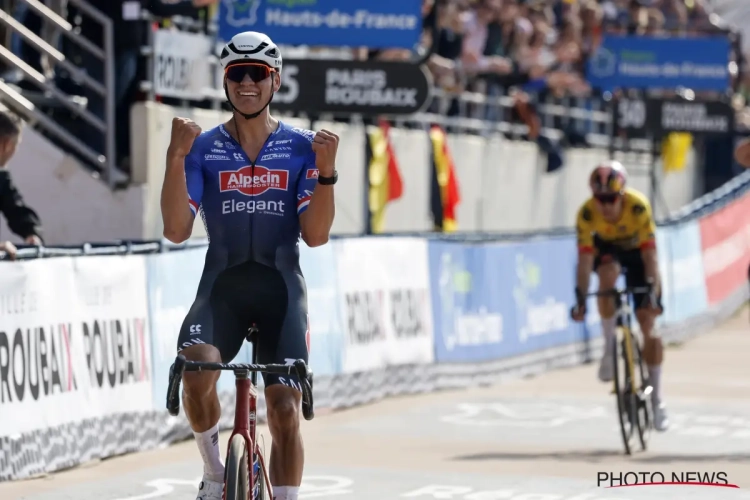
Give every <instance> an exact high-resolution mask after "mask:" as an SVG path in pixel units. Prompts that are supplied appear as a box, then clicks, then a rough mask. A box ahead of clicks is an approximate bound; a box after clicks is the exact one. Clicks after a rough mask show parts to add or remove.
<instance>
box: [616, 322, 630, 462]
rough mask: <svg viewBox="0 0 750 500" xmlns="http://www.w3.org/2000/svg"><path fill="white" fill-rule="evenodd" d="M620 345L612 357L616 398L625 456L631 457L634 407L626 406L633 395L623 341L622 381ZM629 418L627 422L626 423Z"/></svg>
mask: <svg viewBox="0 0 750 500" xmlns="http://www.w3.org/2000/svg"><path fill="white" fill-rule="evenodd" d="M619 330H620V331H621V332H623V333H624V332H626V331H627V330H626V329H625V328H622V327H620V328H619ZM618 344H619V343H616V344H615V346H616V347H615V349H614V350H613V352H612V355H613V356H614V360H613V361H614V375H615V376H614V382H615V398H616V399H617V416H618V419H619V421H620V433H621V436H622V443H623V445H625V454H627V455H631V454H632V448H631V446H630V441H631V440H632V437H633V425H632V422H633V419H632V414H631V412H630V410H629V408H631V407H632V402H631V404H628V405H626V398H627V399H630V397H631V393H630V391H629V390H628V384H627V382H628V381H627V378H628V377H627V373H628V360H627V354H626V352H625V341H624V340H622V359H623V361H624V363H623V369H624V371H623V374H622V375H623V378H624V380H623V381H620V367H619V365H620V363H619V361H620V349H618V348H617V345H618ZM626 418H627V421H626Z"/></svg>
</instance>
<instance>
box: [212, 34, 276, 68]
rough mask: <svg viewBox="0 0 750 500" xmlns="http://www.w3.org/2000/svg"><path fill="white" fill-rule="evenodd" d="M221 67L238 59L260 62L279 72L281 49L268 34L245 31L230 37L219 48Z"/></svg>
mask: <svg viewBox="0 0 750 500" xmlns="http://www.w3.org/2000/svg"><path fill="white" fill-rule="evenodd" d="M219 59H220V61H221V67H222V68H225V69H226V67H227V66H229V65H230V64H232V63H234V62H238V61H247V62H261V63H264V64H267V65H268V66H270V67H271V68H273V69H275V70H276V71H278V72H279V73H280V72H281V51H280V50H279V48H278V47H277V46H276V44H275V43H273V40H271V39H270V38H269V37H268V35H265V34H263V33H258V32H257V31H245V32H243V33H238V34H236V35H234V36H233V37H232V39H231V40H230V41H229V43H228V44H226V45H225V46H224V48H223V49H222V50H221V55H220V56H219Z"/></svg>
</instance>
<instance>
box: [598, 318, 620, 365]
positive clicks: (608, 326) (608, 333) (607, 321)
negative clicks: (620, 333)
mask: <svg viewBox="0 0 750 500" xmlns="http://www.w3.org/2000/svg"><path fill="white" fill-rule="evenodd" d="M616 328H617V316H612V317H611V318H602V335H603V336H604V348H605V353H604V355H605V356H606V355H609V354H610V353H611V352H612V349H614V345H615V335H616V331H615V330H616Z"/></svg>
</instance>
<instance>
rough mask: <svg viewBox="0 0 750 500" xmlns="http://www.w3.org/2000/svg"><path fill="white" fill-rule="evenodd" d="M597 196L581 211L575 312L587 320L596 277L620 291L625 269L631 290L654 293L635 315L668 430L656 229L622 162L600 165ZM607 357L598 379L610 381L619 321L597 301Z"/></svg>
mask: <svg viewBox="0 0 750 500" xmlns="http://www.w3.org/2000/svg"><path fill="white" fill-rule="evenodd" d="M589 183H590V187H591V190H592V192H593V196H592V197H591V198H589V199H588V200H587V201H586V202H585V203H584V204H583V205H582V206H581V208H580V210H579V211H578V215H577V218H576V229H577V233H578V269H577V274H576V289H575V294H576V302H577V303H576V305H575V306H574V307H573V308H572V310H571V316H572V318H573V319H574V320H575V321H583V320H584V318H585V315H586V298H585V294H586V292H587V291H588V289H589V278H590V276H591V272H592V270H593V271H596V273H597V275H598V277H599V289H600V290H608V289H612V288H613V287H614V286H615V282H616V281H617V278H618V277H619V276H620V273H621V270H622V268H625V280H626V282H627V285H628V286H632V287H647V286H649V284H651V285H652V293H650V294H648V293H647V294H643V293H638V294H634V296H633V299H634V302H635V315H636V318H637V320H638V323H639V324H640V326H641V331H642V332H643V336H644V341H645V343H644V347H643V358H644V360H645V361H646V364H647V365H648V376H649V379H650V382H651V385H652V386H653V399H652V402H653V407H654V427H655V428H656V429H657V430H659V431H664V430H666V429H667V427H668V425H669V421H668V419H667V413H666V405H665V404H664V402H663V401H662V398H661V365H662V360H663V357H664V351H663V346H662V342H661V339H660V338H658V337H657V336H656V335H655V334H654V323H655V321H656V317H657V316H658V315H659V314H661V313H662V312H663V308H662V305H661V295H660V290H661V288H660V281H659V263H658V260H657V254H656V224H655V223H654V219H653V216H652V212H651V205H650V203H649V202H648V199H647V198H646V197H645V196H644V195H643V194H642V193H640V192H638V191H636V190H635V189H632V188H628V187H626V185H627V172H626V171H625V168H624V167H623V165H622V164H621V163H620V162H618V161H608V162H605V163H602V164H600V165H598V166H597V167H596V168H595V169H594V170H593V172H592V173H591V176H590V178H589ZM597 306H598V309H599V315H600V316H601V322H602V323H601V324H602V334H603V335H604V339H605V350H604V355H603V357H602V359H601V364H600V366H599V379H600V380H601V381H603V382H610V381H612V378H613V377H614V362H613V356H612V355H613V351H614V349H616V338H615V337H616V332H615V329H616V317H615V312H616V311H615V306H614V301H613V300H612V298H611V297H598V302H597Z"/></svg>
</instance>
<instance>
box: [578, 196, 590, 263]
mask: <svg viewBox="0 0 750 500" xmlns="http://www.w3.org/2000/svg"><path fill="white" fill-rule="evenodd" d="M592 221H593V213H592V212H591V208H590V207H589V206H588V203H585V204H584V205H583V206H582V207H581V208H580V209H579V210H578V215H577V217H576V237H577V240H578V251H579V252H580V253H593V251H594V237H593V224H592Z"/></svg>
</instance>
